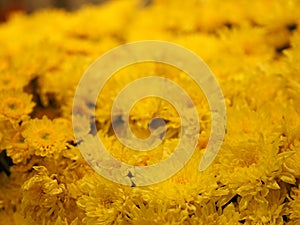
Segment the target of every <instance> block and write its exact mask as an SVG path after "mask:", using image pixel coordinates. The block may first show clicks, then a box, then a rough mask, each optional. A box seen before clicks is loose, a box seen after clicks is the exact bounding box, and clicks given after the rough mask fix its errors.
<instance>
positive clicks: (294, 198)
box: [288, 187, 300, 225]
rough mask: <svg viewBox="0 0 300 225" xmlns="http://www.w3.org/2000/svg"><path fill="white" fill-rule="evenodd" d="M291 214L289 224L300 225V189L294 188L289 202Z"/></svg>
mask: <svg viewBox="0 0 300 225" xmlns="http://www.w3.org/2000/svg"><path fill="white" fill-rule="evenodd" d="M289 213H290V218H291V221H290V222H289V223H288V224H295V225H296V224H299V222H300V189H299V187H298V188H293V190H292V195H291V200H290V202H289Z"/></svg>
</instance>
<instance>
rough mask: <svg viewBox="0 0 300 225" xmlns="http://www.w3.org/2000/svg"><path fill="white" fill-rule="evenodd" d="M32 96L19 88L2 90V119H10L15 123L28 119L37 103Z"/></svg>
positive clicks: (0, 99) (0, 92)
mask: <svg viewBox="0 0 300 225" xmlns="http://www.w3.org/2000/svg"><path fill="white" fill-rule="evenodd" d="M31 98H32V96H31V95H29V94H26V93H24V92H22V91H18V90H8V91H0V119H9V120H10V121H12V122H13V123H17V122H19V121H22V120H26V119H28V114H29V113H31V111H32V109H33V107H34V105H35V104H34V103H33V102H32V101H31Z"/></svg>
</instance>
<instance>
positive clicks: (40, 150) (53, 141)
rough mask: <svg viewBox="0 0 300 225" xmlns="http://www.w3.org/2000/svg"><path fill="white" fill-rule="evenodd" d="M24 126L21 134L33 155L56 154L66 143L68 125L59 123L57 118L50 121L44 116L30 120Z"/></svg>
mask: <svg viewBox="0 0 300 225" xmlns="http://www.w3.org/2000/svg"><path fill="white" fill-rule="evenodd" d="M24 126H25V128H24V130H23V131H22V136H23V137H24V139H25V143H27V144H28V147H29V150H31V151H33V152H34V154H35V155H38V156H42V157H44V156H47V155H52V154H57V153H59V152H61V151H62V150H64V149H66V147H67V145H68V144H67V141H68V133H69V129H70V127H69V128H68V127H67V126H65V124H61V123H60V122H59V120H53V121H51V120H49V119H48V118H47V117H45V116H44V117H43V118H42V119H34V120H30V121H29V122H28V123H26V124H25V125H24ZM54 156H55V155H54Z"/></svg>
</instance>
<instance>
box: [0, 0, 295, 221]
mask: <svg viewBox="0 0 300 225" xmlns="http://www.w3.org/2000/svg"><path fill="white" fill-rule="evenodd" d="M299 10H300V2H299V1H297V0H294V1H292V0H291V1H279V0H278V1H276V0H273V1H272V0H264V1H259V0H257V1H246V0H241V1H233V0H232V1H231V0H230V1H218V0H212V1H204V0H202V1H201V0H190V1H179V0H175V1H174V0H173V1H171V0H154V1H153V2H152V3H148V4H145V3H141V2H140V1H138V2H136V1H111V2H107V3H105V4H103V5H101V6H98V7H96V6H93V7H85V8H83V9H81V10H79V11H76V12H72V13H69V12H64V11H58V10H49V11H41V12H38V13H35V14H33V15H30V16H27V15H21V14H18V15H15V16H13V17H12V18H11V19H10V20H9V21H8V22H7V23H4V24H1V25H0V49H1V50H0V90H1V91H0V127H1V129H0V147H1V149H0V153H1V157H0V160H1V161H0V162H1V170H2V172H0V224H6V225H8V224H16V225H19V224H30V225H33V224H38V225H41V224H56V225H59V224H63V225H67V224H72V225H75V224H90V225H96V224H103V225H109V224H139V225H140V224H143V225H146V224H149V225H154V224H159V225H163V224H172V225H175V224H178V225H182V224H186V225H187V224H195V225H196V224H197V225H198V224H206V225H207V224H274V225H275V224H276V225H278V224H300V188H299V184H300V63H299V62H300V30H299V29H300V28H299V26H300V25H299V22H300V14H299ZM145 39H155V40H166V41H170V42H174V43H177V44H180V45H182V46H185V47H187V48H189V49H191V50H192V51H194V52H195V53H197V54H198V55H199V56H200V57H202V58H203V59H204V61H205V62H206V63H207V64H208V65H209V66H210V68H211V69H212V71H213V72H214V74H215V75H216V78H217V79H218V82H219V83H220V86H221V88H222V91H223V93H224V96H225V100H226V106H227V133H226V136H225V140H224V143H223V145H222V147H221V149H220V152H219V154H218V156H217V158H216V160H215V161H214V162H213V164H212V165H211V166H210V167H209V168H208V169H207V170H205V171H203V172H199V171H198V170H197V168H198V164H199V161H200V159H201V156H202V155H203V153H204V151H205V146H206V143H207V141H208V138H209V133H210V112H209V107H208V104H207V102H206V99H205V98H204V96H203V94H202V93H201V90H198V89H197V88H196V87H195V85H194V84H193V82H192V81H191V80H190V79H189V78H188V76H186V75H185V74H183V73H182V72H181V71H179V70H176V69H174V68H172V67H169V66H166V65H160V64H155V63H145V64H141V65H135V66H131V67H129V68H126V69H124V70H122V71H120V72H119V73H117V74H116V75H115V76H114V78H113V79H112V80H110V81H109V82H108V84H107V86H106V87H105V88H106V89H104V90H103V92H102V94H101V95H100V97H99V98H101V101H100V100H99V104H97V107H96V121H97V126H98V133H99V136H100V137H101V138H102V140H103V142H104V143H105V145H106V146H108V148H109V149H110V151H111V153H112V154H113V155H114V156H115V157H116V158H118V159H120V160H122V161H124V162H127V163H130V164H133V165H145V166H146V165H151V164H153V163H156V162H159V161H160V160H162V159H164V158H167V157H168V156H169V155H170V154H171V153H172V149H173V148H174V146H175V145H176V143H177V142H178V139H179V138H180V135H179V128H180V123H179V122H178V115H177V114H176V112H175V111H174V109H173V108H172V106H170V105H169V104H168V103H167V102H164V101H163V100H160V99H156V98H147V99H144V100H142V101H140V102H139V103H137V104H136V106H135V107H134V108H133V110H132V112H131V122H132V123H131V125H132V129H133V130H134V132H136V134H137V135H138V136H140V137H145V136H147V132H148V130H147V124H148V122H149V118H152V117H153V116H160V117H162V118H164V119H165V120H166V121H168V131H169V132H168V135H167V136H166V139H165V140H164V142H163V144H162V145H160V146H159V147H157V149H155V150H153V151H150V152H148V153H147V152H139V153H136V152H133V151H132V150H130V149H127V148H125V147H123V146H122V145H121V144H120V143H119V142H118V141H117V139H116V137H115V136H114V135H113V133H112V132H111V121H110V115H109V113H107V112H109V109H110V106H111V104H112V101H113V98H114V97H115V96H116V94H117V93H118V91H119V90H120V89H121V88H122V87H124V85H125V84H126V83H128V82H130V81H132V80H134V79H135V78H136V77H138V76H142V75H147V74H159V75H161V76H165V77H168V78H170V79H173V80H175V81H176V82H178V83H179V84H180V85H182V86H183V87H185V89H186V90H187V92H188V93H189V94H190V96H191V97H192V99H193V100H194V101H195V102H196V106H197V109H198V113H199V118H200V120H201V133H200V136H199V143H198V145H197V149H196V152H195V154H194V156H193V158H192V160H191V161H190V162H189V163H188V164H187V165H186V166H185V167H184V169H182V170H181V171H180V172H179V173H178V174H176V175H175V176H173V177H172V178H170V179H169V180H167V181H165V182H162V183H159V184H156V185H151V186H147V187H127V186H122V185H118V184H115V183H112V182H110V181H107V180H106V179H104V178H102V177H101V176H99V175H98V174H96V173H95V172H94V171H93V170H92V169H91V168H90V167H89V165H88V164H87V163H86V162H85V160H84V159H83V158H82V156H81V154H80V152H79V150H78V147H77V146H76V140H74V137H73V132H72V123H71V114H72V103H73V97H74V92H75V90H76V85H77V83H78V81H79V79H80V77H81V76H82V74H83V73H84V71H85V70H86V69H87V68H88V66H89V65H90V64H91V63H92V62H93V61H94V60H95V59H96V58H97V57H99V56H100V55H101V54H103V53H105V52H106V51H108V50H110V49H111V48H113V47H115V46H118V45H120V44H123V43H127V42H131V41H137V40H145ZM124 75H125V76H124ZM82 132H83V133H84V132H86V133H88V132H89V127H87V128H86V130H83V131H82Z"/></svg>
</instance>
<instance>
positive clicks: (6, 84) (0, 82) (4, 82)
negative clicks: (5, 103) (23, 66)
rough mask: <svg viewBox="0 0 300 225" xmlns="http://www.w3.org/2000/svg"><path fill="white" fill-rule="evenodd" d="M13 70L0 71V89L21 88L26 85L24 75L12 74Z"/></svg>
mask: <svg viewBox="0 0 300 225" xmlns="http://www.w3.org/2000/svg"><path fill="white" fill-rule="evenodd" d="M12 73H14V71H9V70H7V71H5V72H0V90H11V89H17V90H21V89H22V88H23V87H24V86H25V85H27V82H28V80H27V79H26V78H25V76H13V75H12Z"/></svg>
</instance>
